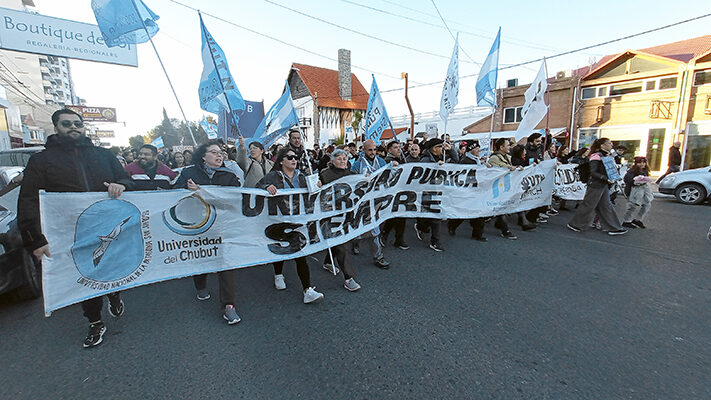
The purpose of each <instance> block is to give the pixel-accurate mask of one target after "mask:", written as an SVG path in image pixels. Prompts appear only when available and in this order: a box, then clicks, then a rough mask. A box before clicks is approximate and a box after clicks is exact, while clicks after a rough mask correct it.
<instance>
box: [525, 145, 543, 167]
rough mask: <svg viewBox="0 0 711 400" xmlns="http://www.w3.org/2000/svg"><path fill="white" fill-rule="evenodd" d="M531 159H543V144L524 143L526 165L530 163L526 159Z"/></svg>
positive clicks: (536, 160)
mask: <svg viewBox="0 0 711 400" xmlns="http://www.w3.org/2000/svg"><path fill="white" fill-rule="evenodd" d="M531 158H532V159H533V161H535V162H541V161H543V145H542V144H541V145H538V146H535V145H534V144H533V143H530V142H529V143H526V163H527V164H526V166H528V164H530V163H529V162H528V161H529V160H530V159H531Z"/></svg>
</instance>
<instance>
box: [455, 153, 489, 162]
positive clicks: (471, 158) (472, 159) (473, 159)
mask: <svg viewBox="0 0 711 400" xmlns="http://www.w3.org/2000/svg"><path fill="white" fill-rule="evenodd" d="M459 163H460V164H474V165H482V164H484V163H483V162H481V159H480V158H476V157H474V156H473V155H470V153H468V152H467V153H464V155H463V156H462V157H459Z"/></svg>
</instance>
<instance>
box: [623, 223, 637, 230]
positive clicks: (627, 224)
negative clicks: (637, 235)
mask: <svg viewBox="0 0 711 400" xmlns="http://www.w3.org/2000/svg"><path fill="white" fill-rule="evenodd" d="M622 226H624V227H625V228H630V229H637V225H635V224H634V223H632V222H623V223H622Z"/></svg>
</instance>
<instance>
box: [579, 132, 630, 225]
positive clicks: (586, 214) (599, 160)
mask: <svg viewBox="0 0 711 400" xmlns="http://www.w3.org/2000/svg"><path fill="white" fill-rule="evenodd" d="M610 150H612V142H611V141H610V139H608V138H600V139H597V140H595V141H594V142H593V144H592V146H590V176H589V178H588V182H587V183H588V185H587V189H586V190H585V197H584V198H583V202H582V203H581V204H580V206H579V207H578V209H577V211H576V213H575V216H574V217H573V219H571V220H570V222H568V228H569V229H571V230H573V231H575V232H580V231H582V230H583V229H586V228H587V227H588V226H590V224H591V223H592V221H593V218H594V217H595V214H596V213H597V215H598V217H600V223H601V224H602V229H603V230H605V231H607V234H608V235H624V234H625V233H627V230H626V229H623V228H622V225H620V220H619V218H617V214H616V213H615V209H614V208H613V207H612V202H610V185H612V184H613V183H614V181H612V180H610V179H609V178H608V176H607V170H606V168H605V164H604V161H603V157H608V156H609V155H610ZM613 162H614V161H613Z"/></svg>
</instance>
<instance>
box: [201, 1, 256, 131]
mask: <svg viewBox="0 0 711 400" xmlns="http://www.w3.org/2000/svg"><path fill="white" fill-rule="evenodd" d="M200 30H201V32H202V63H203V70H202V76H201V77H200V86H199V88H198V94H199V96H200V108H202V109H203V110H205V111H209V112H211V113H215V114H219V113H220V111H223V110H228V111H230V112H231V113H232V115H234V118H235V125H237V123H238V121H237V116H236V115H235V113H234V112H235V111H244V108H245V104H244V99H243V98H242V94H241V93H240V92H239V89H237V85H236V84H235V81H234V79H232V74H230V67H229V66H228V65H227V58H226V57H225V53H224V52H223V51H222V49H221V48H220V46H219V45H218V44H217V42H215V39H213V38H212V35H210V32H208V31H207V28H206V27H205V24H204V23H203V22H202V15H200Z"/></svg>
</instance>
